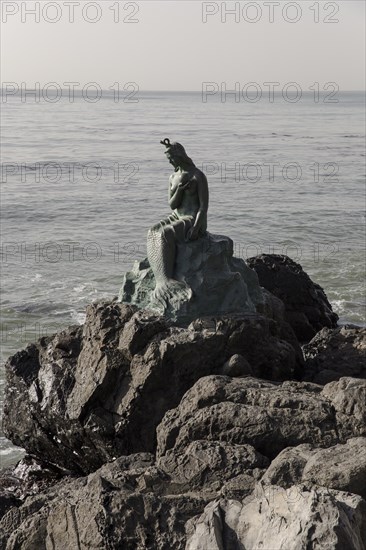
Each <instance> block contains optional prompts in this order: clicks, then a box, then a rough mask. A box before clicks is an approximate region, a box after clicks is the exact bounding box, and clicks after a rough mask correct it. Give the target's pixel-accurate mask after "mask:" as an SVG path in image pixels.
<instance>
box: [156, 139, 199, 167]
mask: <svg viewBox="0 0 366 550" xmlns="http://www.w3.org/2000/svg"><path fill="white" fill-rule="evenodd" d="M160 143H161V144H162V145H165V147H166V151H165V154H167V153H171V154H172V155H173V156H174V157H175V158H179V159H181V160H182V161H183V162H184V164H191V165H192V166H194V162H193V160H192V159H191V158H190V157H189V156H188V155H187V153H186V150H185V149H184V147H183V145H182V144H181V143H178V142H177V141H174V142H173V143H171V142H170V140H169V139H168V138H165V139H164V140H163V141H161V142H160Z"/></svg>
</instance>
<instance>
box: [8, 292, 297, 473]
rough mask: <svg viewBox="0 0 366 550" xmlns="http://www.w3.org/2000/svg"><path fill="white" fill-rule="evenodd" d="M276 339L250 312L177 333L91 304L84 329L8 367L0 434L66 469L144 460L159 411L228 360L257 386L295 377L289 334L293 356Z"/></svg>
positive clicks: (111, 306) (125, 309) (144, 317)
mask: <svg viewBox="0 0 366 550" xmlns="http://www.w3.org/2000/svg"><path fill="white" fill-rule="evenodd" d="M283 332H284V328H283V325H281V324H279V323H277V322H276V321H275V320H274V319H268V318H266V317H263V316H260V315H258V314H251V315H246V316H238V317H223V318H206V319H202V320H196V321H195V322H194V323H192V324H191V325H190V326H189V327H187V328H178V327H168V326H167V324H166V322H165V321H164V319H163V318H162V317H159V316H155V315H153V314H151V313H148V312H145V311H143V310H139V311H137V308H136V307H134V306H129V305H126V304H119V303H115V302H102V303H96V304H93V305H91V306H89V307H88V309H87V317H86V322H85V325H84V327H83V328H82V327H78V328H71V329H70V330H69V331H64V332H62V333H60V334H57V335H55V336H54V337H50V338H42V339H40V340H39V341H38V343H37V344H35V345H34V344H32V345H31V346H28V348H27V349H26V350H24V351H22V352H20V353H18V354H16V355H15V356H13V357H12V358H11V359H10V360H9V362H8V364H7V367H6V372H7V389H6V404H5V412H4V429H5V433H6V434H7V436H8V437H9V439H11V440H12V441H13V442H14V443H15V444H17V445H19V446H21V447H24V448H25V449H27V451H28V452H30V453H33V454H36V455H37V456H40V457H42V458H43V459H44V460H49V461H50V462H52V463H54V464H57V465H59V466H62V467H63V468H66V469H69V470H72V471H81V472H90V471H93V470H95V469H96V468H98V467H99V466H101V464H103V463H104V462H106V461H108V460H112V459H113V458H114V457H116V456H120V455H122V454H129V453H133V452H140V451H149V452H151V451H153V450H154V448H155V428H156V426H157V425H158V423H159V422H160V421H161V419H162V417H163V415H164V414H165V412H166V411H167V410H169V409H171V408H173V407H176V406H177V405H178V404H179V401H180V399H181V397H182V396H183V394H184V393H185V392H186V391H187V390H188V389H189V388H190V387H191V386H192V385H193V384H194V383H195V382H196V380H197V379H199V378H200V377H202V376H205V375H207V374H211V373H213V372H218V371H220V369H221V368H222V366H223V365H224V363H225V362H226V361H228V360H230V358H231V357H232V356H234V355H240V356H242V357H243V360H245V361H246V362H247V363H249V364H250V366H251V369H252V372H253V374H255V375H256V376H260V377H263V378H270V379H274V380H284V379H286V378H292V377H294V376H295V375H296V374H298V373H299V370H300V369H301V366H302V362H301V361H302V358H301V356H300V353H301V352H300V350H299V348H298V345H297V347H296V342H293V334H292V333H291V334H292V336H291V334H289V338H290V340H291V342H293V345H294V346H295V347H296V349H294V347H293V346H292V345H291V343H289V342H288V341H285V340H283V339H282V336H283ZM285 332H286V329H285ZM284 336H285V337H286V334H285V335H284Z"/></svg>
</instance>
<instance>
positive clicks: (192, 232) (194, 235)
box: [187, 227, 199, 241]
mask: <svg viewBox="0 0 366 550" xmlns="http://www.w3.org/2000/svg"><path fill="white" fill-rule="evenodd" d="M198 232H199V228H198V227H191V228H190V229H189V231H188V233H187V240H188V241H195V240H197V239H198Z"/></svg>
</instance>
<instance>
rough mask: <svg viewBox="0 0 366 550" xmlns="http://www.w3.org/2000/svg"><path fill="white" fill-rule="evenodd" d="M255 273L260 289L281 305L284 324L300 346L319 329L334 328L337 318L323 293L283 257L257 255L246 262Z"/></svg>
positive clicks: (303, 272)
mask: <svg viewBox="0 0 366 550" xmlns="http://www.w3.org/2000/svg"><path fill="white" fill-rule="evenodd" d="M247 263H248V265H249V266H250V267H251V268H253V269H255V271H256V272H257V275H258V278H259V283H260V284H261V286H263V287H264V288H266V289H267V290H269V291H270V292H271V293H272V294H274V295H275V296H277V297H278V298H280V299H281V300H282V301H283V303H284V304H285V308H286V320H287V321H288V323H289V324H290V325H291V326H292V328H293V329H294V331H295V334H296V336H297V338H298V339H299V341H300V342H302V343H305V342H309V341H310V340H311V339H312V338H313V337H314V336H315V334H316V333H317V332H318V331H319V330H321V329H322V328H323V327H328V328H334V327H336V326H337V321H338V315H337V314H336V313H334V312H333V311H332V306H331V305H330V303H329V302H328V299H327V297H326V294H325V292H324V290H323V289H322V288H321V287H320V286H319V285H317V284H316V283H313V281H312V280H311V279H310V277H309V276H308V275H307V274H306V273H305V271H303V269H302V267H301V265H300V264H297V263H296V262H294V261H293V260H291V259H290V258H288V257H287V256H282V255H278V254H261V255H260V256H255V257H254V258H249V259H248V260H247Z"/></svg>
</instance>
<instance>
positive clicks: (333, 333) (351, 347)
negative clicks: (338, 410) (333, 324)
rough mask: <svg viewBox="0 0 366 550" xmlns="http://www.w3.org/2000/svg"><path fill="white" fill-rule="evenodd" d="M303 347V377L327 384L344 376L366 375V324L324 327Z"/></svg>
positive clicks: (361, 376)
mask: <svg viewBox="0 0 366 550" xmlns="http://www.w3.org/2000/svg"><path fill="white" fill-rule="evenodd" d="M303 350H304V355H305V358H306V365H305V371H304V376H303V378H304V380H310V381H312V382H316V383H317V384H327V383H328V382H332V381H334V380H339V378H341V376H352V377H354V378H366V328H361V327H355V326H352V325H346V326H344V327H339V328H336V329H333V330H331V329H328V328H323V329H322V330H321V331H320V332H318V334H317V335H316V336H315V337H314V338H313V339H312V340H311V342H309V344H307V345H306V346H304V348H303Z"/></svg>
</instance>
